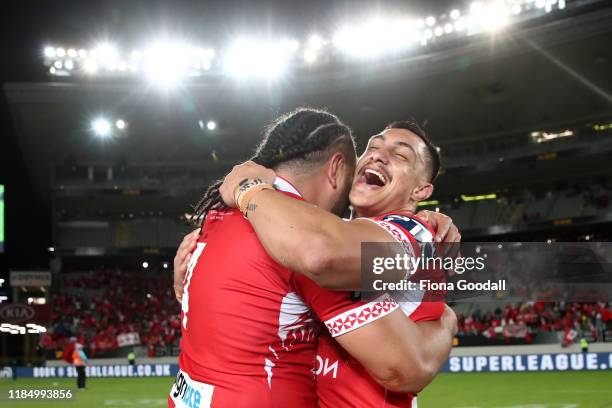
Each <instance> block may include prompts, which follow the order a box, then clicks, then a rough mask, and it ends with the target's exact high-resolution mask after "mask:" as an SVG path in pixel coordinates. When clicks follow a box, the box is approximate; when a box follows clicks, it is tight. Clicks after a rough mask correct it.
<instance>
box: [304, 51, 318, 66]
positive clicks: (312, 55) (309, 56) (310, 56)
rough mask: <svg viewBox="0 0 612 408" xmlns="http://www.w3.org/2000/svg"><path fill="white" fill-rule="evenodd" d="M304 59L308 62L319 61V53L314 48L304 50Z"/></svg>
mask: <svg viewBox="0 0 612 408" xmlns="http://www.w3.org/2000/svg"><path fill="white" fill-rule="evenodd" d="M304 61H306V62H307V63H308V64H313V63H315V62H317V53H316V52H315V51H314V50H306V51H304Z"/></svg>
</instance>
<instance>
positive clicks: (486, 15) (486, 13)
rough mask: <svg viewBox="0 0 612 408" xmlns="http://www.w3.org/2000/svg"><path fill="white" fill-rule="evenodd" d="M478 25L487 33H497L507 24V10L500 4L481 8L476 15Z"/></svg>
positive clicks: (496, 3)
mask: <svg viewBox="0 0 612 408" xmlns="http://www.w3.org/2000/svg"><path fill="white" fill-rule="evenodd" d="M476 17H477V18H478V23H479V24H480V25H481V26H482V27H483V28H484V29H485V30H487V31H497V30H499V29H501V28H503V27H504V26H506V25H507V24H508V17H509V16H508V9H507V8H506V7H505V6H504V4H503V3H502V2H495V3H492V4H489V5H487V6H486V7H482V8H480V9H479V10H478V12H477V13H476Z"/></svg>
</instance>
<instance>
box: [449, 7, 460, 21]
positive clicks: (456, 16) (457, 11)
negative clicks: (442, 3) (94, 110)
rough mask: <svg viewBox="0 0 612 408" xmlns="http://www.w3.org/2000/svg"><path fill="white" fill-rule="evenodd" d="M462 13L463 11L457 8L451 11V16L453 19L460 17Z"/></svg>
mask: <svg viewBox="0 0 612 408" xmlns="http://www.w3.org/2000/svg"><path fill="white" fill-rule="evenodd" d="M460 15H461V12H460V11H459V10H457V9H455V10H453V11H451V12H450V18H452V19H453V20H456V19H458V18H459V16H460Z"/></svg>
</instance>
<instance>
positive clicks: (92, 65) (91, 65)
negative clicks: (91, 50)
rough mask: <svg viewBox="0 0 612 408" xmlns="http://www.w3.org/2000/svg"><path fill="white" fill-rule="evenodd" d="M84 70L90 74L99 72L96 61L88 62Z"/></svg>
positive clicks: (84, 65)
mask: <svg viewBox="0 0 612 408" xmlns="http://www.w3.org/2000/svg"><path fill="white" fill-rule="evenodd" d="M83 69H84V70H85V72H87V73H88V74H94V73H96V71H98V64H97V63H96V62H95V61H94V60H87V61H85V63H84V64H83Z"/></svg>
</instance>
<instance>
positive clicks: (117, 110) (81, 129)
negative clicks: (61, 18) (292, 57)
mask: <svg viewBox="0 0 612 408" xmlns="http://www.w3.org/2000/svg"><path fill="white" fill-rule="evenodd" d="M424 3H425V2H421V4H424ZM429 3H431V2H429ZM319 6H320V8H325V6H324V5H323V3H321V4H319ZM298 10H300V9H298ZM319 11H320V10H319ZM611 16H612V10H610V9H599V10H596V11H593V12H590V13H585V14H582V15H578V16H574V17H570V18H564V19H559V20H552V21H546V22H545V23H543V24H541V25H540V26H538V27H530V28H525V29H517V30H513V31H511V32H509V33H507V35H504V36H499V37H479V38H474V39H472V40H470V41H466V42H463V43H461V44H458V45H457V46H456V47H452V48H449V49H445V50H441V51H433V52H430V53H426V54H423V55H418V56H412V57H406V58H399V59H390V58H389V59H380V60H377V61H374V62H372V63H369V64H360V65H346V66H337V67H335V68H334V69H329V70H325V71H322V72H316V73H308V72H300V73H293V74H290V75H289V76H288V77H287V78H285V79H284V80H283V81H281V82H279V83H277V84H274V85H267V84H263V83H249V84H246V83H234V82H231V81H227V80H224V79H220V78H212V79H207V80H204V81H200V82H198V83H191V84H188V85H185V86H184V87H182V88H179V89H177V90H176V91H173V92H170V93H160V92H159V91H158V90H155V89H150V88H148V87H147V86H146V85H144V84H142V83H137V82H130V81H124V82H114V81H110V80H104V79H100V80H71V81H63V82H60V81H54V82H48V81H49V78H48V79H47V81H36V82H13V83H8V84H5V85H4V91H5V93H6V96H7V99H8V102H9V105H10V110H11V114H12V119H13V124H14V128H15V129H16V132H17V137H18V139H19V142H20V145H21V148H22V151H23V154H24V156H25V158H26V163H27V165H28V168H29V170H30V172H31V177H32V178H33V180H34V181H35V185H36V186H37V188H38V192H39V193H40V194H42V195H43V196H44V195H45V194H46V191H47V189H48V187H49V181H48V180H49V178H48V177H49V175H48V173H49V165H50V163H52V162H61V161H64V160H66V159H68V158H73V159H76V160H77V161H91V162H100V161H107V162H114V161H117V160H119V159H120V158H125V159H127V160H128V161H133V162H134V161H135V162H159V163H164V162H180V161H186V162H202V161H211V160H212V158H213V153H214V157H215V158H217V159H220V160H230V161H233V160H238V159H244V158H246V157H248V156H249V154H250V153H251V152H252V149H253V148H254V146H255V144H256V143H257V141H258V140H259V138H260V135H261V129H262V127H263V126H264V125H265V124H266V123H267V122H268V121H269V120H270V119H272V118H273V117H274V116H275V115H277V114H278V113H281V112H284V111H287V110H290V109H293V108H295V107H297V106H303V105H311V106H316V107H327V108H329V109H330V110H331V111H333V112H334V113H337V114H338V115H340V117H341V118H342V119H344V120H345V121H346V122H347V123H348V124H350V125H351V126H352V127H353V128H354V129H355V130H356V131H357V135H358V137H359V139H360V141H361V142H363V141H364V140H365V139H366V138H367V136H369V135H371V134H373V133H374V132H376V131H377V130H379V129H380V128H382V127H383V126H384V125H385V124H386V123H388V122H390V121H392V120H397V119H401V118H406V117H407V116H413V117H415V118H417V119H420V120H423V121H427V127H426V128H427V130H428V131H429V133H430V134H431V135H432V137H433V138H434V140H435V141H436V142H437V143H439V144H445V143H455V142H459V141H466V140H470V139H475V138H483V137H494V136H496V135H500V134H504V133H508V132H516V131H525V132H529V131H531V130H534V129H538V128H542V127H545V126H550V127H556V126H560V125H563V124H565V123H571V122H576V121H578V120H590V119H599V118H608V117H609V116H610V114H612V110H611V108H610V107H611V105H610V100H609V99H607V98H606V95H608V98H609V91H610V90H606V89H605V85H606V84H608V83H609V78H608V77H609V72H612V55H610V51H609V49H608V48H609V47H608V45H609V44H612V24H610V21H612V17H611ZM275 18H276V17H275ZM272 20H274V18H272ZM312 21H314V20H312ZM32 51H35V50H32ZM29 57H32V53H30V55H29ZM32 58H33V57H32ZM38 62H40V61H38ZM40 70H41V71H44V67H41V68H40ZM39 76H40V75H39ZM42 78H45V75H42ZM606 92H608V93H607V94H606ZM101 115H102V116H106V117H108V118H110V119H111V120H112V121H113V122H114V120H116V119H123V120H125V121H126V122H127V124H128V126H127V129H126V131H125V132H124V136H122V137H117V138H115V139H112V140H106V141H102V140H98V139H96V138H95V137H93V136H92V135H91V132H90V124H91V120H92V119H94V118H96V117H99V116H101ZM208 120H214V121H215V122H216V123H218V124H219V126H218V128H217V129H215V131H214V132H208V131H206V129H201V128H200V125H199V124H198V122H199V121H208Z"/></svg>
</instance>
